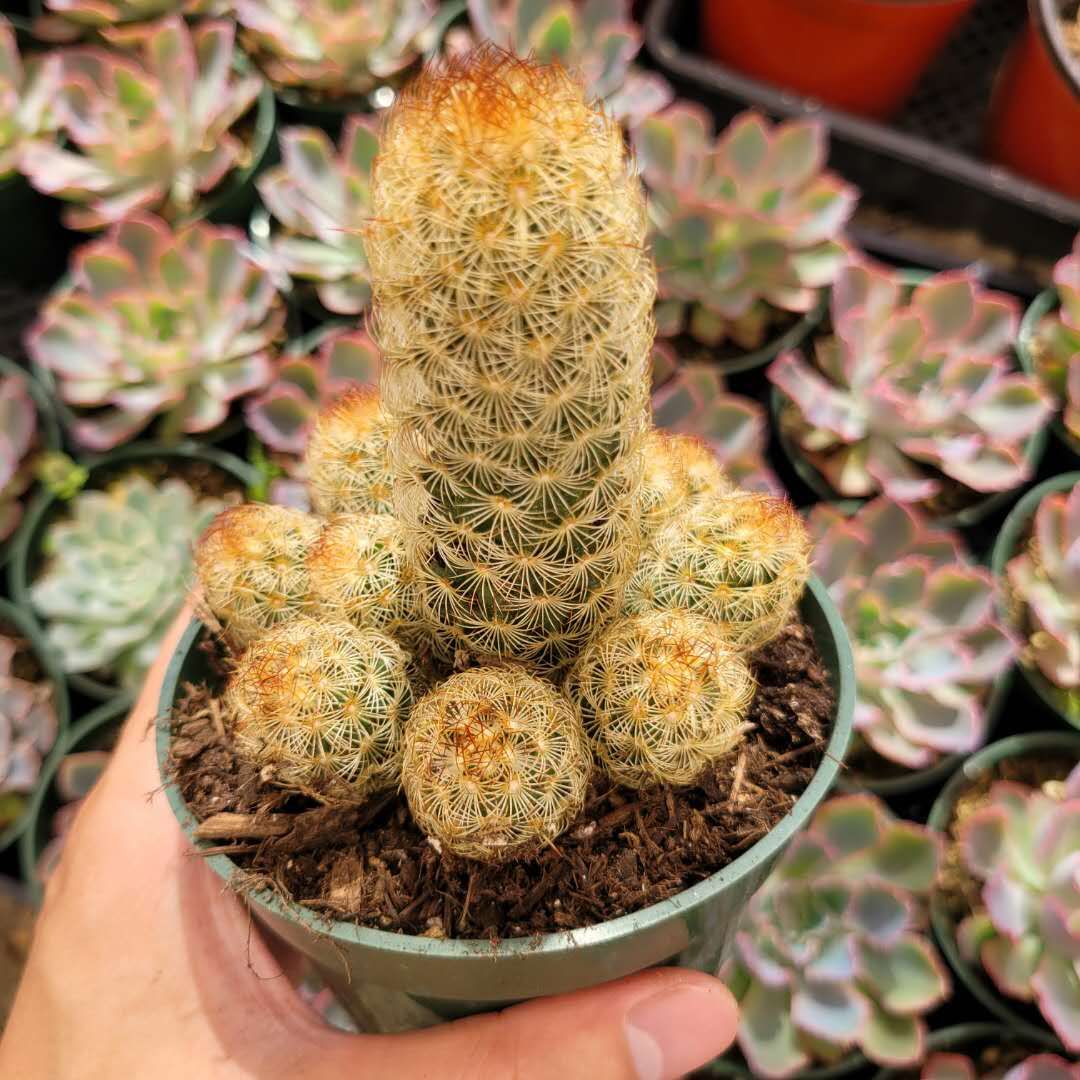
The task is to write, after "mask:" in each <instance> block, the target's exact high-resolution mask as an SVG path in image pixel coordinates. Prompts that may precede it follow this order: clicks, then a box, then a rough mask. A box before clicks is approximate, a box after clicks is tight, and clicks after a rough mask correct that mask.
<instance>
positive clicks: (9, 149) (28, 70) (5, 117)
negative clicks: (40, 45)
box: [0, 15, 60, 179]
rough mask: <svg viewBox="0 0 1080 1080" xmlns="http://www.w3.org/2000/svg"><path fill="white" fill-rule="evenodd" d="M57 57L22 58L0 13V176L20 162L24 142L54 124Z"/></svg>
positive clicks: (45, 131) (12, 169) (57, 82)
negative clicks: (40, 58)
mask: <svg viewBox="0 0 1080 1080" xmlns="http://www.w3.org/2000/svg"><path fill="white" fill-rule="evenodd" d="M58 63H59V61H58V59H57V58H56V57H55V56H54V57H52V58H49V59H45V60H24V59H23V58H22V57H20V56H19V49H18V46H17V45H16V43H15V33H14V31H13V30H12V29H11V24H10V23H9V22H8V21H7V19H5V18H4V17H3V16H2V15H0V179H3V178H4V177H7V176H9V175H10V174H11V173H13V172H15V171H16V170H17V169H18V168H19V167H20V165H21V159H22V152H23V147H24V145H25V144H26V143H27V142H28V141H29V140H31V139H35V138H38V137H40V136H44V135H45V134H46V133H47V132H49V131H51V130H52V128H53V127H54V126H55V124H54V121H53V118H52V106H53V104H54V101H55V94H56V91H57V87H58V85H59V74H60V73H59V68H58Z"/></svg>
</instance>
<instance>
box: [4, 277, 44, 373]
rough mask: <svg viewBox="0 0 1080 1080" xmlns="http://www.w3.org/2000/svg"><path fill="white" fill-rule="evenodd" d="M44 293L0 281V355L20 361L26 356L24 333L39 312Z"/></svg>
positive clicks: (16, 361)
mask: <svg viewBox="0 0 1080 1080" xmlns="http://www.w3.org/2000/svg"><path fill="white" fill-rule="evenodd" d="M43 296H44V294H43V293H42V292H41V291H40V290H35V289H24V288H22V287H21V286H19V285H16V284H15V283H13V282H9V281H2V282H0V356H5V357H7V359H8V360H12V361H14V362H15V363H18V362H19V361H20V360H23V359H24V357H25V352H24V351H23V334H24V333H25V332H26V329H27V327H29V325H30V323H31V322H32V321H33V319H34V316H35V315H36V314H37V309H38V306H39V305H40V304H41V301H42V298H43Z"/></svg>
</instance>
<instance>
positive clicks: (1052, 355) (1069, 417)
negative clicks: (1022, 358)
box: [1032, 233, 1080, 439]
mask: <svg viewBox="0 0 1080 1080" xmlns="http://www.w3.org/2000/svg"><path fill="white" fill-rule="evenodd" d="M1054 285H1055V286H1056V288H1057V294H1058V305H1059V306H1058V310H1057V312H1056V313H1055V314H1053V315H1050V316H1047V318H1046V319H1044V320H1043V322H1042V325H1040V326H1039V328H1038V333H1037V334H1036V338H1035V341H1034V342H1033V349H1032V352H1033V354H1034V361H1035V370H1036V371H1037V372H1038V374H1039V377H1040V378H1041V379H1042V380H1043V382H1044V383H1045V384H1046V386H1047V387H1048V388H1049V390H1050V391H1051V393H1052V394H1053V395H1054V396H1055V397H1056V398H1057V400H1058V401H1060V402H1061V403H1062V406H1063V409H1064V413H1063V416H1062V422H1063V423H1064V424H1065V428H1066V430H1067V431H1068V432H1069V433H1070V434H1071V435H1073V436H1074V437H1075V438H1077V439H1080V233H1078V234H1077V236H1076V241H1075V243H1074V244H1073V250H1072V253H1071V254H1069V255H1066V256H1065V258H1064V259H1062V260H1061V261H1060V262H1059V263H1058V264H1057V266H1055V267H1054Z"/></svg>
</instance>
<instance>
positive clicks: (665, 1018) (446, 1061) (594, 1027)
mask: <svg viewBox="0 0 1080 1080" xmlns="http://www.w3.org/2000/svg"><path fill="white" fill-rule="evenodd" d="M737 1028H738V1010H737V1008H736V1005H735V1001H734V999H733V998H732V996H731V994H730V993H729V992H728V990H727V988H726V987H725V986H724V985H723V983H721V982H719V981H718V980H717V979H714V978H711V977H710V976H708V975H704V974H702V973H701V972H697V971H689V970H685V969H682V968H664V969H653V970H651V971H646V972H642V973H641V974H639V975H634V976H632V977H630V978H627V979H622V980H620V981H618V982H613V983H607V984H605V985H603V986H597V987H593V988H591V989H589V990H581V991H578V992H577V993H573V994H562V995H559V996H558V997H550V998H538V999H536V1000H535V1001H529V1002H526V1003H525V1004H523V1005H515V1006H514V1007H512V1008H509V1009H506V1010H505V1011H504V1012H501V1013H489V1014H486V1015H483V1016H475V1017H470V1018H469V1019H467V1020H458V1021H455V1022H453V1023H449V1024H444V1025H442V1026H440V1027H435V1028H429V1029H427V1030H426V1031H419V1032H413V1033H410V1034H407V1035H368V1036H346V1035H334V1036H332V1037H331V1045H330V1047H329V1048H328V1052H327V1054H326V1056H325V1058H324V1059H323V1061H324V1064H325V1069H326V1071H325V1073H323V1072H320V1073H319V1074H318V1075H320V1076H326V1077H331V1076H334V1077H337V1076H354V1075H355V1076H393V1077H395V1078H397V1080H419V1078H421V1077H432V1078H434V1077H438V1078H439V1080H501V1078H502V1077H507V1078H511V1077H512V1078H514V1080H676V1078H677V1077H680V1076H684V1075H685V1074H686V1073H688V1072H690V1071H691V1070H692V1069H696V1068H698V1067H699V1066H701V1065H704V1064H705V1063H706V1062H707V1061H709V1060H711V1059H712V1058H714V1057H716V1056H717V1055H719V1054H722V1053H723V1052H724V1051H725V1050H726V1049H727V1048H728V1047H729V1046H730V1045H731V1043H732V1041H733V1040H734V1038H735V1032H736V1029H737Z"/></svg>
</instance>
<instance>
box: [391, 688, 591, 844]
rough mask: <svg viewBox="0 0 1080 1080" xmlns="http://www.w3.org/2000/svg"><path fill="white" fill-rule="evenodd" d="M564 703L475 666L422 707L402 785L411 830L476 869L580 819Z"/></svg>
mask: <svg viewBox="0 0 1080 1080" xmlns="http://www.w3.org/2000/svg"><path fill="white" fill-rule="evenodd" d="M589 766H590V760H589V752H588V749H587V747H586V745H585V736H584V733H583V731H582V728H581V720H580V719H579V718H578V716H577V714H576V712H575V710H574V708H573V706H572V705H571V704H570V702H569V700H568V699H567V698H566V697H565V696H564V695H563V694H561V693H560V692H559V691H558V690H557V689H556V688H555V687H554V686H553V685H551V683H549V682H546V681H545V680H543V679H540V678H538V677H537V676H535V675H531V674H529V673H528V672H526V671H521V670H517V669H514V668H473V669H471V670H469V671H463V672H460V673H459V674H457V675H453V676H451V677H450V678H449V679H447V680H446V682H444V683H442V685H440V686H438V687H436V688H435V689H434V690H432V691H431V692H430V693H429V694H427V695H426V696H425V697H424V698H422V699H421V700H420V702H419V703H418V704H417V706H416V707H415V708H414V709H413V711H412V714H411V715H410V717H409V720H408V723H407V724H406V728H405V756H404V761H403V764H402V770H401V778H402V784H403V786H404V788H405V796H406V798H407V799H408V800H409V809H410V810H411V811H412V815H413V818H414V819H415V821H416V823H417V825H419V826H420V828H421V829H423V830H424V832H425V833H427V835H428V836H430V837H432V838H433V839H435V840H437V841H438V842H439V843H440V844H441V845H443V847H445V848H446V849H447V850H449V851H452V852H454V853H455V854H457V855H461V856H463V857H465V858H472V859H477V860H480V861H482V862H499V861H502V860H504V859H507V858H522V857H527V856H528V855H529V854H532V853H535V849H536V848H537V847H538V846H540V845H541V844H543V843H545V842H551V841H552V840H554V839H555V837H556V836H558V835H559V833H561V832H562V831H563V830H564V829H565V828H566V826H567V825H569V824H570V822H571V821H573V819H574V818H575V817H576V816H577V815H578V813H579V812H580V810H581V808H582V806H583V805H584V803H585V791H586V787H587V786H588V779H589Z"/></svg>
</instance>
